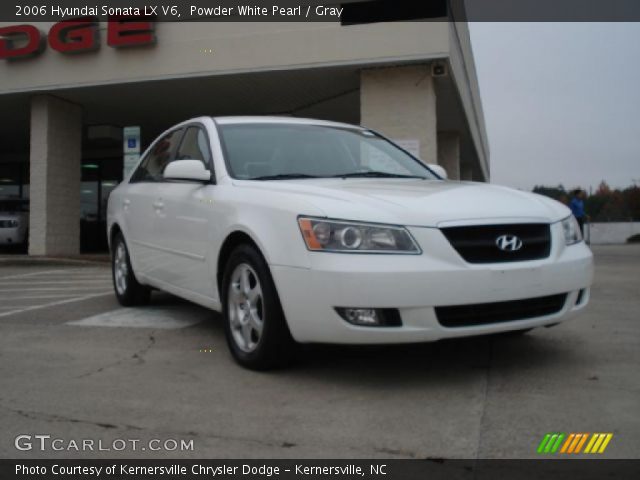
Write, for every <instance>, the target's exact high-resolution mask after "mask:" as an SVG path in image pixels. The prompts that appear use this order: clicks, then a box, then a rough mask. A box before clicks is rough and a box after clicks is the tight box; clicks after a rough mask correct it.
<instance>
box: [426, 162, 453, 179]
mask: <svg viewBox="0 0 640 480" xmlns="http://www.w3.org/2000/svg"><path fill="white" fill-rule="evenodd" d="M427 167H429V168H430V169H431V170H433V171H434V172H435V173H437V174H438V175H439V176H440V177H442V178H444V179H445V180H446V179H447V178H449V176H448V175H447V171H446V170H445V169H444V168H443V167H441V166H440V165H436V164H435V163H429V164H427Z"/></svg>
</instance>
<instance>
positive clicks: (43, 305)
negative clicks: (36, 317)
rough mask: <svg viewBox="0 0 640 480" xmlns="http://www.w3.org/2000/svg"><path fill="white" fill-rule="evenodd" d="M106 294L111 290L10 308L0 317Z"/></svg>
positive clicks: (0, 314)
mask: <svg viewBox="0 0 640 480" xmlns="http://www.w3.org/2000/svg"><path fill="white" fill-rule="evenodd" d="M106 295H113V292H112V291H111V290H109V291H108V292H100V293H93V294H91V295H84V296H82V297H72V298H69V299H65V300H58V301H56V302H49V303H44V304H42V305H32V306H29V307H26V308H21V309H20V308H19V309H15V310H10V311H8V312H2V313H0V318H1V317H8V316H9V315H15V314H18V313H23V312H30V311H32V310H39V309H41V308H49V307H57V306H58V305H66V304H68V303H74V302H82V301H83V300H89V299H91V298H96V297H104V296H106Z"/></svg>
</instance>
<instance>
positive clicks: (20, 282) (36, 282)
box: [0, 278, 111, 287]
mask: <svg viewBox="0 0 640 480" xmlns="http://www.w3.org/2000/svg"><path fill="white" fill-rule="evenodd" d="M110 282H111V279H110V278H104V279H102V278H94V279H86V280H83V279H76V278H74V279H72V280H49V279H47V280H17V281H6V280H0V287H2V286H5V285H8V286H12V285H59V284H61V283H63V284H64V283H78V284H87V283H110Z"/></svg>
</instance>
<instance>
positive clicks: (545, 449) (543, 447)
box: [538, 433, 565, 453]
mask: <svg viewBox="0 0 640 480" xmlns="http://www.w3.org/2000/svg"><path fill="white" fill-rule="evenodd" d="M564 436H565V435H564V433H547V434H546V435H545V436H544V438H543V439H542V441H541V442H540V445H538V453H556V451H557V450H558V448H559V447H560V444H561V443H562V440H563V439H564Z"/></svg>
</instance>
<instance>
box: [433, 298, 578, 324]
mask: <svg viewBox="0 0 640 480" xmlns="http://www.w3.org/2000/svg"><path fill="white" fill-rule="evenodd" d="M566 300H567V294H566V293H562V294H559V295H550V296H547V297H537V298H527V299H525V300H511V301H508V302H496V303H477V304H473V305H454V306H450V307H436V308H435V311H436V317H437V318H438V322H440V325H442V326H443V327H472V326H475V325H485V324H488V323H501V322H512V321H514V320H525V319H527V318H535V317H543V316H545V315H553V314H554V313H558V312H559V311H560V310H562V308H563V307H564V304H565V302H566Z"/></svg>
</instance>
